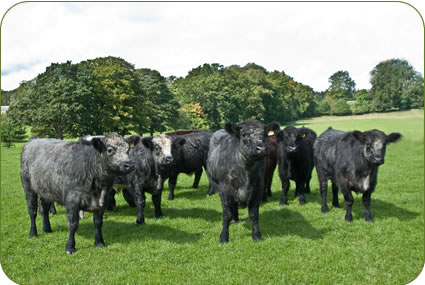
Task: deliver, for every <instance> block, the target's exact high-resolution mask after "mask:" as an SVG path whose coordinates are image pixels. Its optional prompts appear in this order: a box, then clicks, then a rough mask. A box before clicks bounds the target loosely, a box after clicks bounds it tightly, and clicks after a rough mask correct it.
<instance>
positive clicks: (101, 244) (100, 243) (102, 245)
mask: <svg viewBox="0 0 425 285" xmlns="http://www.w3.org/2000/svg"><path fill="white" fill-rule="evenodd" d="M94 245H95V246H96V247H100V248H102V247H105V246H106V245H105V243H104V242H103V241H102V242H95V243H94Z"/></svg>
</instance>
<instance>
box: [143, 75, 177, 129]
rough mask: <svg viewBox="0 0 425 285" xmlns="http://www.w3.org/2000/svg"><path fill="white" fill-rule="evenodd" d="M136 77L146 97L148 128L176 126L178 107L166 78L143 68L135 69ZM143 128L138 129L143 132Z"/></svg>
mask: <svg viewBox="0 0 425 285" xmlns="http://www.w3.org/2000/svg"><path fill="white" fill-rule="evenodd" d="M135 72H136V77H137V80H138V84H139V85H140V88H141V90H142V91H143V92H144V96H145V97H146V102H145V104H146V114H144V115H145V116H146V118H148V119H149V120H150V121H149V127H148V130H147V131H149V133H150V134H151V135H153V133H154V132H164V131H165V130H166V129H167V128H173V127H175V126H176V118H177V116H178V109H179V107H180V105H179V103H178V101H177V99H176V98H175V96H174V94H173V93H172V92H171V91H170V89H169V88H168V86H167V80H166V78H165V77H163V76H161V74H160V73H159V72H158V71H155V70H151V69H147V68H143V69H136V71H135ZM143 131H144V128H140V129H139V133H143Z"/></svg>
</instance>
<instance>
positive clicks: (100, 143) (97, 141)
mask: <svg viewBox="0 0 425 285" xmlns="http://www.w3.org/2000/svg"><path fill="white" fill-rule="evenodd" d="M91 144H92V145H93V147H94V148H95V149H97V150H98V151H99V152H102V151H103V149H104V148H105V144H104V143H103V140H102V139H101V138H92V139H91Z"/></svg>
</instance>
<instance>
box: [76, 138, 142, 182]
mask: <svg viewBox="0 0 425 285" xmlns="http://www.w3.org/2000/svg"><path fill="white" fill-rule="evenodd" d="M81 141H82V142H83V143H85V144H92V145H93V147H94V148H95V149H96V150H97V151H99V152H100V154H101V163H102V166H103V167H104V169H105V170H106V172H107V173H110V174H114V175H123V174H128V173H130V172H131V171H133V170H134V163H133V162H132V161H130V159H129V157H128V152H129V149H130V146H129V144H128V143H127V142H126V141H125V140H124V138H123V137H122V136H120V135H118V134H116V133H110V134H109V135H107V136H105V137H104V136H86V137H84V138H82V139H81Z"/></svg>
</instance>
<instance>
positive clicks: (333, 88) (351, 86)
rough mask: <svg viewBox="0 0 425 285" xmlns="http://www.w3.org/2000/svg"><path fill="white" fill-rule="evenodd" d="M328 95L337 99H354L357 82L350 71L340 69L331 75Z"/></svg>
mask: <svg viewBox="0 0 425 285" xmlns="http://www.w3.org/2000/svg"><path fill="white" fill-rule="evenodd" d="M329 84H330V86H329V88H328V95H329V96H332V97H334V98H336V99H341V98H342V99H345V100H353V99H354V91H355V88H356V83H355V82H354V80H352V79H351V77H350V74H349V73H348V71H344V70H340V71H337V72H335V73H334V74H332V75H331V77H329Z"/></svg>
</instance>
